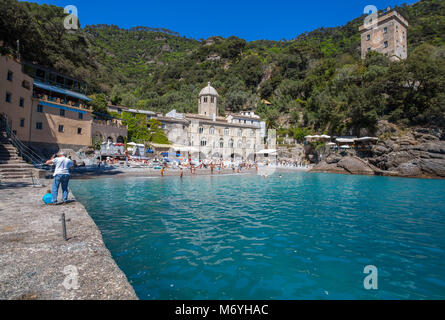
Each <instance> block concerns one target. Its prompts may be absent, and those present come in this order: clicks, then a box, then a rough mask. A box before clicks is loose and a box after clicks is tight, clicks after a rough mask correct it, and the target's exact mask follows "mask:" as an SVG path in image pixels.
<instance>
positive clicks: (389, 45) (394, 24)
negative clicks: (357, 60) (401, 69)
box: [360, 10, 409, 60]
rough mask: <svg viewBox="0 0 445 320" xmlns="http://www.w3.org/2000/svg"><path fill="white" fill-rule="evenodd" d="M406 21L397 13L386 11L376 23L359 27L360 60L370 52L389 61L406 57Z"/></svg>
mask: <svg viewBox="0 0 445 320" xmlns="http://www.w3.org/2000/svg"><path fill="white" fill-rule="evenodd" d="M408 26H409V24H408V21H407V20H406V19H405V18H404V17H402V15H400V14H399V13H398V12H397V11H394V10H393V11H390V10H387V11H386V12H384V13H383V14H381V15H379V16H378V18H377V22H376V23H370V25H369V26H367V25H362V26H360V32H361V49H362V59H365V58H366V55H367V53H368V52H370V51H377V52H379V53H383V54H386V55H388V56H389V57H390V59H391V60H401V59H406V58H407V57H408V42H407V29H408Z"/></svg>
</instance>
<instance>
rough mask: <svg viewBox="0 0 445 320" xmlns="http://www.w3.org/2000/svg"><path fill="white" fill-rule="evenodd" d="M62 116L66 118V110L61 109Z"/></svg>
mask: <svg viewBox="0 0 445 320" xmlns="http://www.w3.org/2000/svg"><path fill="white" fill-rule="evenodd" d="M60 116H61V117H64V116H65V110H63V109H60Z"/></svg>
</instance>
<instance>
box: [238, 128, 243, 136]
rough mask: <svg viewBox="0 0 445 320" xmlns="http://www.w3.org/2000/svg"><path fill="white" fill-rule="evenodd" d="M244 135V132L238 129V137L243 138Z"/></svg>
mask: <svg viewBox="0 0 445 320" xmlns="http://www.w3.org/2000/svg"><path fill="white" fill-rule="evenodd" d="M242 135H243V130H241V129H238V137H242Z"/></svg>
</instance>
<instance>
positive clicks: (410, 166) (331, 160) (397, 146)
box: [311, 125, 445, 178]
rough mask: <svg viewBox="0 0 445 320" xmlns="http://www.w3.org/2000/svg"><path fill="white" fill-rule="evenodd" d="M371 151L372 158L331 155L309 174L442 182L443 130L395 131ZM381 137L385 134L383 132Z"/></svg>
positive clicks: (444, 171) (444, 168) (444, 172)
mask: <svg viewBox="0 0 445 320" xmlns="http://www.w3.org/2000/svg"><path fill="white" fill-rule="evenodd" d="M388 128H389V129H390V131H387V132H389V133H390V137H388V138H386V139H384V140H380V141H379V142H378V143H377V145H375V146H374V147H373V148H372V152H371V156H368V157H364V158H360V157H358V155H351V154H348V155H346V156H342V155H340V154H337V153H334V154H330V155H329V156H328V157H327V158H326V159H325V160H324V161H323V162H320V163H319V164H317V165H316V166H315V167H314V168H313V169H312V170H311V171H312V172H332V173H345V174H365V175H387V176H399V177H416V178H445V141H444V140H445V130H443V129H438V128H414V129H411V130H410V131H405V132H401V131H400V130H399V131H395V128H394V125H392V126H389V127H388ZM383 134H384V132H383Z"/></svg>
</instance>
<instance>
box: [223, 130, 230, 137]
mask: <svg viewBox="0 0 445 320" xmlns="http://www.w3.org/2000/svg"><path fill="white" fill-rule="evenodd" d="M229 134H230V129H229V128H225V129H224V135H225V136H228V135H229Z"/></svg>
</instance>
